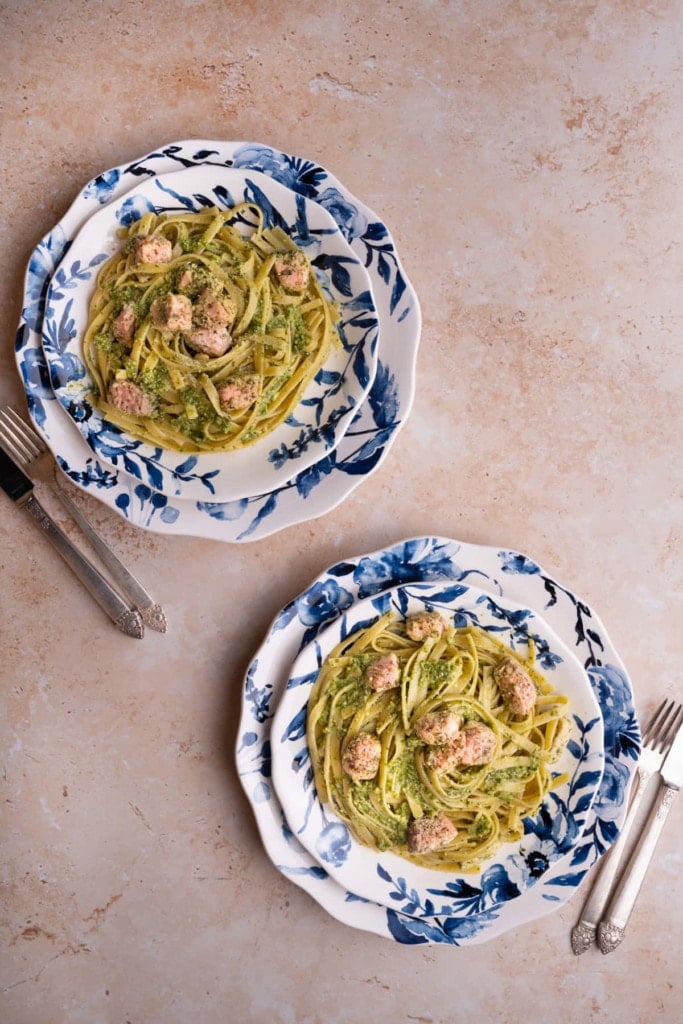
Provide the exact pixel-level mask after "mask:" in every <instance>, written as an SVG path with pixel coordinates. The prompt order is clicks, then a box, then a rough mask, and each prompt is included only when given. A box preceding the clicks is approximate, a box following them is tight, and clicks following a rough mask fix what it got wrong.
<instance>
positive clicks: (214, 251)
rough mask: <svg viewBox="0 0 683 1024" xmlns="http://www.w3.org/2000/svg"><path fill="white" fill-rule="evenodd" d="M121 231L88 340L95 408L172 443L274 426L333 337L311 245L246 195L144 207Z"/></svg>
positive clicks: (100, 282) (333, 309)
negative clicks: (223, 206)
mask: <svg viewBox="0 0 683 1024" xmlns="http://www.w3.org/2000/svg"><path fill="white" fill-rule="evenodd" d="M237 221H241V222H242V223H244V222H245V221H246V222H247V223H249V224H250V225H251V227H252V228H253V230H251V231H250V233H249V234H248V237H246V236H245V235H244V234H243V233H241V231H240V230H238V229H237V227H236V226H235V222H237ZM119 235H120V237H121V238H122V240H123V244H122V246H121V248H120V250H119V251H117V252H116V253H115V254H114V255H113V256H112V257H111V258H110V259H109V260H108V261H107V262H106V263H105V264H104V266H103V267H102V269H101V271H100V273H99V275H98V279H97V286H96V290H95V293H94V295H93V298H92V300H91V304H90V309H89V320H88V326H87V330H86V332H85V337H84V346H83V348H84V358H85V362H86V365H87V368H88V370H89V372H90V376H91V380H92V383H93V389H92V390H93V394H92V401H93V404H94V405H96V406H97V407H98V408H99V409H100V410H101V412H102V413H103V415H104V417H105V418H106V419H107V420H108V421H110V422H113V423H114V424H116V425H117V426H118V427H120V428H121V429H122V430H124V431H126V432H127V433H130V434H131V435H133V436H134V437H136V438H141V439H142V440H145V441H148V442H150V443H151V444H153V445H155V446H160V447H162V448H165V449H172V450H177V451H188V452H192V451H196V452H199V451H232V450H236V449H241V448H243V447H245V446H246V445H250V444H252V443H253V442H254V441H256V440H258V439H259V438H261V437H263V436H264V435H266V434H269V433H270V432H271V431H273V430H274V429H275V428H276V427H277V426H278V425H279V424H280V423H282V422H283V421H284V420H285V419H286V418H287V417H288V416H289V415H290V414H291V413H292V411H293V410H294V409H295V407H296V406H297V404H298V403H299V401H300V400H301V398H302V395H304V393H305V391H306V389H307V387H308V386H309V384H310V383H311V381H312V380H313V378H314V377H315V376H316V374H317V373H318V371H319V369H320V368H321V367H322V366H323V364H324V363H325V361H326V359H327V356H328V354H329V352H330V350H331V346H332V345H333V344H339V337H338V334H337V329H336V323H337V321H338V319H339V310H338V308H337V306H336V304H334V303H332V302H331V301H330V300H329V299H328V298H327V296H326V295H325V293H324V291H323V289H322V288H321V286H320V284H319V282H318V281H317V280H316V277H315V274H314V273H313V272H312V270H311V267H310V264H309V263H308V260H307V258H306V256H305V254H304V253H303V252H302V251H301V250H299V249H297V248H296V246H295V245H294V243H293V242H292V241H291V239H290V238H289V236H288V235H287V234H286V233H285V232H284V231H283V230H281V229H279V228H272V229H266V228H264V226H263V213H262V211H261V209H260V208H259V207H258V206H257V205H256V204H254V203H248V202H245V203H240V204H239V205H237V206H235V207H234V208H232V209H229V210H218V209H216V208H209V209H205V210H203V211H201V212H197V213H193V212H187V213H164V214H161V215H156V214H153V213H148V214H146V215H145V216H143V217H142V218H141V219H140V220H138V221H136V222H135V223H134V224H132V225H131V227H130V228H128V229H121V230H120V231H119Z"/></svg>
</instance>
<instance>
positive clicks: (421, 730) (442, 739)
mask: <svg viewBox="0 0 683 1024" xmlns="http://www.w3.org/2000/svg"><path fill="white" fill-rule="evenodd" d="M461 725H462V717H461V716H460V715H456V713H455V712H454V711H430V712H428V714H426V715H423V716H422V717H421V718H418V720H417V721H416V722H415V723H414V724H413V729H414V730H415V733H416V735H417V736H419V738H420V739H421V740H422V742H423V743H429V744H434V743H449V742H450V741H451V740H454V739H455V738H456V736H457V735H458V733H459V732H460V726H461Z"/></svg>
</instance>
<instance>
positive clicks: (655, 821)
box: [598, 783, 678, 953]
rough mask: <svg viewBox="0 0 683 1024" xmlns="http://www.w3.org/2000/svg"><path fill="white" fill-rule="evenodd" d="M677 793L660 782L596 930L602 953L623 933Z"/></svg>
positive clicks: (617, 941) (619, 940)
mask: <svg viewBox="0 0 683 1024" xmlns="http://www.w3.org/2000/svg"><path fill="white" fill-rule="evenodd" d="M677 793H678V790H677V789H676V788H675V786H667V785H666V783H662V785H661V786H660V787H659V793H658V794H657V798H656V800H655V803H654V807H653V808H652V811H651V812H650V816H649V818H648V820H647V823H646V825H645V828H644V829H643V832H642V835H641V836H640V838H639V840H638V842H637V844H636V846H635V849H634V850H633V853H632V854H631V857H630V859H629V862H628V864H627V865H626V869H625V871H624V874H623V876H622V878H621V880H620V882H619V885H618V886H617V889H616V892H615V893H614V896H613V897H612V900H611V902H610V905H609V909H608V911H607V915H606V917H605V918H604V919H603V920H602V921H601V922H600V925H599V927H598V945H599V946H600V949H601V950H602V952H603V953H611V952H612V951H613V950H614V949H616V948H617V946H618V945H619V943H620V942H621V941H622V939H623V938H624V935H625V934H626V925H627V924H628V919H629V918H630V916H631V911H632V910H633V908H634V906H635V902H636V899H637V897H638V893H639V892H640V888H641V886H642V884H643V881H644V879H645V874H646V872H647V869H648V867H649V864H650V861H651V860H652V855H653V853H654V852H655V847H656V845H657V841H658V839H659V836H660V835H661V831H662V829H663V828H664V822H665V821H666V818H667V815H668V813H669V811H670V810H671V805H672V804H673V802H674V797H675V796H676V795H677Z"/></svg>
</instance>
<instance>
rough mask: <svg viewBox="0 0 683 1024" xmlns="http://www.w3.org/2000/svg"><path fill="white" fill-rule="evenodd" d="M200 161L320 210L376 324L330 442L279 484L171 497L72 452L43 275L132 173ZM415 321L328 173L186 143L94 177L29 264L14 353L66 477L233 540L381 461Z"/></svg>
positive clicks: (393, 254)
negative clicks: (353, 258) (44, 338)
mask: <svg viewBox="0 0 683 1024" xmlns="http://www.w3.org/2000/svg"><path fill="white" fill-rule="evenodd" d="M201 165H211V166H214V167H240V168H242V169H249V170H254V171H262V172H263V173H264V174H266V175H268V176H270V177H272V178H273V179H274V180H276V181H279V182H281V183H282V184H283V185H285V186H287V187H288V188H290V189H292V190H293V191H294V192H297V193H299V194H300V195H303V196H305V197H307V198H308V199H311V200H312V201H314V202H317V203H319V204H320V205H321V206H322V207H323V208H324V209H325V210H327V211H328V213H330V214H331V216H332V217H333V219H334V220H335V222H336V224H337V225H338V226H339V228H340V230H341V232H342V234H343V235H344V237H345V239H346V240H347V242H348V243H349V244H350V246H351V248H352V249H353V250H354V252H355V253H356V255H357V256H358V257H359V258H360V259H361V261H362V263H363V265H364V266H365V267H366V268H367V271H368V273H369V275H370V279H371V282H372V291H373V298H374V301H375V305H376V310H377V316H378V318H379V324H380V343H379V355H378V362H377V372H376V374H375V379H374V382H373V385H372V387H371V389H370V392H369V394H368V396H367V398H366V399H365V401H364V402H363V403H362V405H361V406H360V408H359V410H358V412H357V414H356V416H355V418H354V419H353V421H352V423H351V424H350V426H349V427H348V429H347V431H346V433H345V435H344V437H343V439H342V441H341V442H340V444H339V446H338V447H337V448H336V449H335V450H334V451H333V452H332V453H331V454H329V455H327V456H325V457H324V458H323V459H321V460H319V461H318V462H316V463H315V464H314V465H313V466H311V467H310V468H309V469H308V470H305V471H303V472H302V473H299V474H297V476H296V477H293V478H292V479H291V480H289V481H288V482H287V483H286V484H284V485H283V486H281V487H277V488H275V489H274V490H272V491H269V492H268V493H266V494H263V495H259V496H256V497H253V498H242V499H240V500H237V501H230V502H216V501H188V500H183V499H181V498H169V497H168V496H167V495H165V494H162V493H160V492H159V491H157V490H155V489H154V488H152V487H151V486H150V485H149V483H148V482H147V481H146V480H145V479H142V478H140V477H136V476H135V467H133V466H127V465H126V466H125V471H122V470H120V469H119V470H116V471H114V470H112V468H111V467H110V466H109V465H107V464H106V463H104V462H102V461H101V460H100V459H98V458H97V457H95V456H94V454H93V452H92V450H91V449H90V448H89V446H88V445H87V443H86V442H85V441H84V440H83V441H82V444H80V445H79V446H78V448H77V449H76V450H73V451H72V447H73V440H72V439H73V435H74V433H75V434H76V439H77V440H78V441H81V438H80V435H78V433H77V432H76V431H75V430H74V426H73V423H72V421H71V419H70V417H69V416H68V415H67V413H66V412H65V410H64V409H62V407H61V406H60V404H59V402H58V401H57V399H56V397H55V395H54V392H53V390H52V387H51V382H50V377H49V372H48V367H47V363H46V360H45V356H44V353H43V351H42V346H41V342H40V335H41V331H42V322H43V313H44V306H45V297H46V293H47V288H48V286H49V283H50V280H51V275H52V273H53V272H54V269H55V267H56V266H58V265H59V263H60V262H61V261H62V260H63V258H64V257H65V255H66V253H67V251H68V248H69V246H70V245H71V242H72V241H73V239H74V237H75V236H76V234H77V232H78V230H79V229H80V228H81V227H82V225H83V224H84V222H85V221H86V220H87V218H88V217H89V216H90V215H91V214H92V213H94V212H96V211H97V210H99V209H100V208H101V207H102V206H104V205H106V204H107V203H108V202H111V201H114V200H116V199H118V198H120V197H121V196H122V195H124V194H125V193H126V192H128V191H130V189H132V188H133V187H134V186H135V185H136V184H138V183H139V182H140V179H144V178H148V177H150V178H151V177H154V176H156V175H157V174H165V173H167V172H169V171H173V170H180V169H182V168H184V167H194V166H201ZM420 325H421V319H420V308H419V303H418V300H417V296H416V295H415V292H414V290H413V288H412V286H411V285H410V282H409V280H408V278H407V277H406V274H405V271H404V269H403V266H402V264H401V261H400V259H399V256H398V253H397V251H396V248H395V245H394V242H393V239H392V237H391V235H390V233H389V231H388V229H387V227H386V226H385V225H384V224H383V223H382V221H381V220H380V219H379V218H378V217H377V215H376V214H374V213H373V212H372V211H371V210H370V209H369V208H368V207H367V206H365V205H364V204H363V203H362V202H360V201H359V200H358V199H356V198H355V197H354V196H353V195H351V193H349V192H348V191H347V190H346V189H345V188H344V186H343V185H342V184H341V183H340V182H339V181H338V179H337V178H335V177H334V176H333V175H332V174H330V172H329V171H327V170H325V169H324V168H323V167H321V166H320V165H319V164H317V163H315V162H313V161H310V160H306V159H304V158H302V157H297V156H290V155H288V154H285V153H282V152H280V151H278V150H275V149H272V148H270V147H268V146H263V145H260V144H257V143H250V142H220V141H202V140H190V141H185V142H175V143H171V144H169V145H167V146H164V147H163V148H162V149H159V150H157V151H154V152H152V153H149V154H147V155H146V156H144V157H142V158H140V159H139V160H135V161H134V162H132V163H130V164H127V165H122V166H120V167H116V168H112V169H111V170H108V171H105V172H104V173H102V174H100V175H98V176H97V177H96V178H94V179H93V180H92V181H91V182H89V183H88V185H87V186H86V187H85V188H84V189H83V190H82V191H81V193H80V194H79V195H78V197H77V198H76V200H75V201H74V203H73V204H72V206H71V207H70V209H69V210H68V211H67V213H66V214H65V215H64V217H63V218H62V220H61V221H60V222H59V223H58V224H57V225H56V226H55V227H54V228H53V230H52V231H51V232H50V233H49V234H48V235H46V236H45V238H43V239H42V241H41V242H40V243H39V244H38V245H37V246H36V249H35V250H34V253H33V255H32V257H31V259H30V261H29V265H28V268H27V272H26V280H25V294H24V304H23V308H22V313H21V318H20V322H19V327H18V330H17V334H16V344H15V354H16V362H17V367H18V370H19V373H20V376H21V379H22V382H23V385H24V388H25V391H26V396H27V400H28V407H29V412H30V415H31V418H32V419H33V422H34V424H35V426H36V427H37V428H38V430H39V431H40V432H41V433H42V434H43V436H44V438H45V440H46V442H47V443H48V445H49V446H50V448H51V450H52V451H53V452H54V454H55V455H56V456H57V458H58V460H59V462H60V465H61V466H62V468H63V470H64V471H65V473H66V474H67V475H68V476H69V477H70V479H71V480H72V481H73V482H74V483H75V484H77V485H78V486H79V487H81V488H82V489H84V490H86V491H88V492H89V493H90V494H93V495H94V496H95V497H97V498H98V499H100V500H101V501H102V502H103V503H104V504H106V505H108V506H109V507H110V508H112V509H114V510H115V511H116V512H118V513H119V514H120V515H121V516H123V517H125V518H126V519H127V520H128V521H129V522H131V523H133V524H134V525H136V526H139V527H141V528H143V529H147V530H152V531H156V532H159V533H177V534H190V535H194V536H202V537H209V538H213V539H215V540H222V541H229V542H235V543H237V542H246V541H252V540H258V539H260V538H262V537H266V536H268V535H270V534H273V533H275V532H277V531H278V530H282V529H284V528H285V527H287V526H291V525H293V524H295V523H299V522H304V521H307V520H309V519H315V518H317V517H318V516H321V515H324V514H325V513H326V512H329V511H330V510H331V509H333V508H335V507H336V506H337V505H338V504H339V503H340V502H341V501H343V500H344V498H346V497H347V496H348V495H349V494H350V493H351V492H352V491H353V490H354V489H355V488H356V487H357V486H358V485H359V484H360V483H361V482H362V481H363V479H364V478H365V477H366V476H367V475H369V474H370V473H372V472H373V471H374V470H376V469H377V468H378V466H380V465H381V463H382V462H383V460H384V459H385V458H386V456H387V455H388V453H389V450H390V448H391V445H392V444H393V442H394V441H395V439H396V436H397V434H398V431H399V430H400V429H401V427H402V426H403V424H404V423H405V420H406V418H407V416H408V414H409V412H410V409H411V406H412V402H413V397H414V391H415V364H416V359H417V349H418V344H419V337H420ZM65 450H66V451H69V457H68V458H67V457H65V456H64V455H62V452H63V451H65ZM124 465H125V459H124Z"/></svg>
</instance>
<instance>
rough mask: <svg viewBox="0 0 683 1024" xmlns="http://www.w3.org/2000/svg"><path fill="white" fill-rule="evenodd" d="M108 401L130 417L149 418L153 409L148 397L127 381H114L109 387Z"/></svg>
mask: <svg viewBox="0 0 683 1024" xmlns="http://www.w3.org/2000/svg"><path fill="white" fill-rule="evenodd" d="M109 401H110V402H111V404H112V405H114V406H116V408H117V409H120V411H121V412H125V413H128V414H129V415H130V416H149V414H150V413H151V412H152V410H153V408H154V403H153V401H152V398H151V396H150V395H148V394H147V392H146V391H143V390H142V388H139V387H138V386H137V384H133V383H132V381H129V380H115V381H112V383H111V384H110V385H109Z"/></svg>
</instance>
